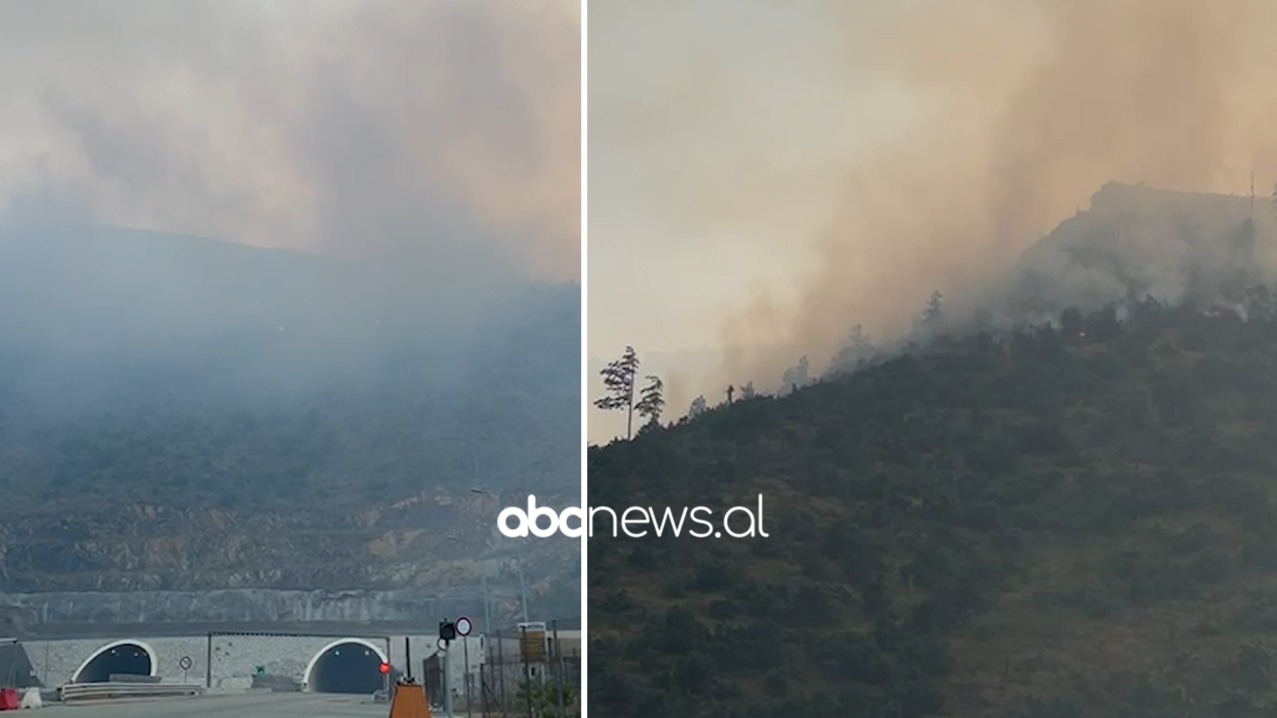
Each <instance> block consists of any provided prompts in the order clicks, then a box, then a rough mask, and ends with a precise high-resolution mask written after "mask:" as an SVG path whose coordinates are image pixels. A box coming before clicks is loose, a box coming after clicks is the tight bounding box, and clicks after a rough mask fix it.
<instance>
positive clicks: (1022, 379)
mask: <svg viewBox="0 0 1277 718" xmlns="http://www.w3.org/2000/svg"><path fill="white" fill-rule="evenodd" d="M1275 306H1277V305H1275V304H1274V301H1273V296H1272V294H1271V293H1269V292H1268V291H1267V290H1265V289H1262V288H1256V289H1253V290H1251V291H1249V292H1247V293H1246V294H1245V297H1244V299H1243V301H1241V302H1239V305H1238V306H1236V307H1233V308H1223V307H1220V306H1216V305H1213V304H1209V303H1185V304H1176V305H1171V304H1169V303H1159V302H1157V301H1153V300H1144V301H1139V302H1134V303H1127V304H1123V305H1122V306H1120V307H1119V306H1115V305H1110V306H1108V307H1106V308H1104V309H1102V310H1100V311H1095V312H1088V313H1083V312H1078V311H1075V310H1074V311H1066V312H1064V313H1063V315H1062V316H1057V317H1056V318H1055V320H1054V321H1052V322H1045V321H1044V322H1043V323H1041V324H1038V325H1036V326H1024V327H1022V328H1021V329H1019V330H1016V331H1008V332H1004V333H1000V334H992V333H975V334H970V335H959V336H956V337H952V338H948V339H939V340H936V341H934V342H932V343H929V344H926V345H924V346H918V347H914V348H912V349H906V350H904V352H903V353H902V354H900V355H897V356H894V357H890V358H886V359H885V360H883V361H881V362H880V363H876V364H874V365H872V366H864V367H862V368H861V369H860V370H859V371H855V372H853V373H850V374H849V375H843V376H839V377H830V378H827V379H826V380H824V381H822V382H820V383H817V384H814V385H812V386H809V387H806V388H800V389H799V390H798V391H797V392H794V393H792V394H789V395H788V396H785V397H784V398H772V397H758V398H753V399H749V400H745V401H739V400H738V401H737V402H735V403H734V404H732V405H731V406H721V405H720V406H719V407H717V408H713V409H711V410H710V411H708V412H706V413H704V414H702V415H700V416H699V417H697V418H695V419H692V420H687V421H683V422H679V423H677V424H675V425H673V426H670V427H668V428H661V429H657V430H648V431H644V432H642V433H641V434H640V435H639V436H638V437H636V438H635V440H633V441H632V442H624V441H618V442H615V443H613V444H611V445H609V446H606V447H603V448H595V449H593V450H592V451H591V454H590V457H589V472H590V473H589V476H590V494H591V495H590V503H591V504H592V505H595V506H601V505H606V506H614V507H624V506H630V505H652V506H656V507H663V506H675V507H681V506H684V505H690V506H696V505H705V506H717V507H727V506H732V505H738V504H743V505H753V504H754V503H755V502H756V495H757V494H759V493H762V494H764V495H765V496H766V499H767V503H766V506H767V509H766V512H767V513H766V521H767V532H768V533H769V534H770V535H771V536H770V538H757V539H739V540H738V539H728V538H723V539H717V540H715V539H701V540H697V539H691V538H687V537H683V538H679V539H662V540H654V539H645V540H632V539H624V538H622V539H612V538H610V537H606V536H604V537H597V536H596V538H594V539H593V540H592V541H591V543H590V552H589V582H590V586H589V590H590V607H589V611H590V616H589V626H590V632H591V641H590V651H591V652H590V661H591V663H590V665H591V680H590V692H591V696H590V700H591V703H590V705H591V708H592V709H594V710H596V711H602V713H604V714H606V715H609V716H615V717H616V718H630V717H638V716H649V715H660V714H667V713H668V714H673V713H677V714H678V715H682V716H688V717H689V718H690V717H693V716H703V717H706V718H708V717H710V716H714V717H718V716H740V717H744V716H749V717H750V718H765V717H772V716H775V717H776V718H781V717H782V716H784V717H792V716H800V715H801V716H813V717H814V716H822V717H823V716H828V717H831V718H832V717H839V718H841V717H845V716H857V717H864V718H877V717H881V718H910V717H917V716H933V715H951V716H963V717H971V718H977V717H978V718H986V717H987V718H994V717H995V716H996V717H999V718H1001V717H1004V716H1017V717H1021V716H1022V717H1024V718H1071V717H1075V716H1076V717H1082V716H1116V715H1123V716H1148V717H1149V718H1152V717H1153V716H1158V717H1161V718H1166V717H1172V716H1183V717H1185V718H1187V717H1189V716H1203V715H1221V716H1261V715H1272V713H1273V711H1274V710H1277V684H1274V676H1273V674H1272V665H1273V659H1274V656H1275V655H1277V504H1275V503H1274V500H1273V499H1274V492H1277V478H1275V477H1277V411H1274V410H1273V407H1274V405H1275V402H1277V310H1275Z"/></svg>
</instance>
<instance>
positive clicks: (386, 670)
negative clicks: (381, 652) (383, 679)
mask: <svg viewBox="0 0 1277 718" xmlns="http://www.w3.org/2000/svg"><path fill="white" fill-rule="evenodd" d="M379 668H380V669H381V672H382V673H389V672H390V664H389V663H386V662H385V661H382V662H381V665H380V666H379Z"/></svg>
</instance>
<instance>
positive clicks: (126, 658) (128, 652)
mask: <svg viewBox="0 0 1277 718" xmlns="http://www.w3.org/2000/svg"><path fill="white" fill-rule="evenodd" d="M157 663H158V661H157V660H156V657H155V649H153V648H151V646H150V645H148V644H147V643H146V642H144V641H139V640H135V639H126V640H123V641H115V642H113V643H108V644H106V645H105V646H102V647H101V648H99V649H98V650H96V651H94V652H93V653H92V654H91V655H90V656H89V657H88V658H86V659H84V662H83V663H81V664H80V667H79V668H77V669H76V671H75V673H74V674H73V676H72V678H71V682H72V683H106V682H107V681H109V680H111V676H113V675H130V676H154V675H155V666H156V664H157Z"/></svg>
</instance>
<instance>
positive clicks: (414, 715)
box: [390, 682, 431, 718]
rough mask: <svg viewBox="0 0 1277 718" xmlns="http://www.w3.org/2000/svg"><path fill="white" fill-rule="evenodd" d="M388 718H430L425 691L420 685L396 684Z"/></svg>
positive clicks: (428, 703)
mask: <svg viewBox="0 0 1277 718" xmlns="http://www.w3.org/2000/svg"><path fill="white" fill-rule="evenodd" d="M390 718H431V716H430V702H429V701H427V700H426V689H425V688H424V687H423V686H422V685H421V684H420V683H406V682H405V683H398V684H396V685H395V697H394V698H392V699H391V701H390Z"/></svg>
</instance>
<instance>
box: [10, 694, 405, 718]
mask: <svg viewBox="0 0 1277 718" xmlns="http://www.w3.org/2000/svg"><path fill="white" fill-rule="evenodd" d="M389 713H390V704H388V703H373V702H372V700H371V699H370V698H368V697H367V696H339V695H331V694H330V695H323V694H315V693H263V694H249V695H210V696H200V697H198V698H162V699H159V698H157V699H153V700H136V701H125V700H118V701H109V702H94V703H81V704H78V705H65V706H64V705H57V704H53V705H50V706H49V707H48V708H45V709H44V710H41V711H39V712H37V713H34V714H33V715H35V716H48V717H49V718H246V717H248V716H251V717H252V718H366V717H371V716H378V717H379V718H385V716H387V715H389Z"/></svg>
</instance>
